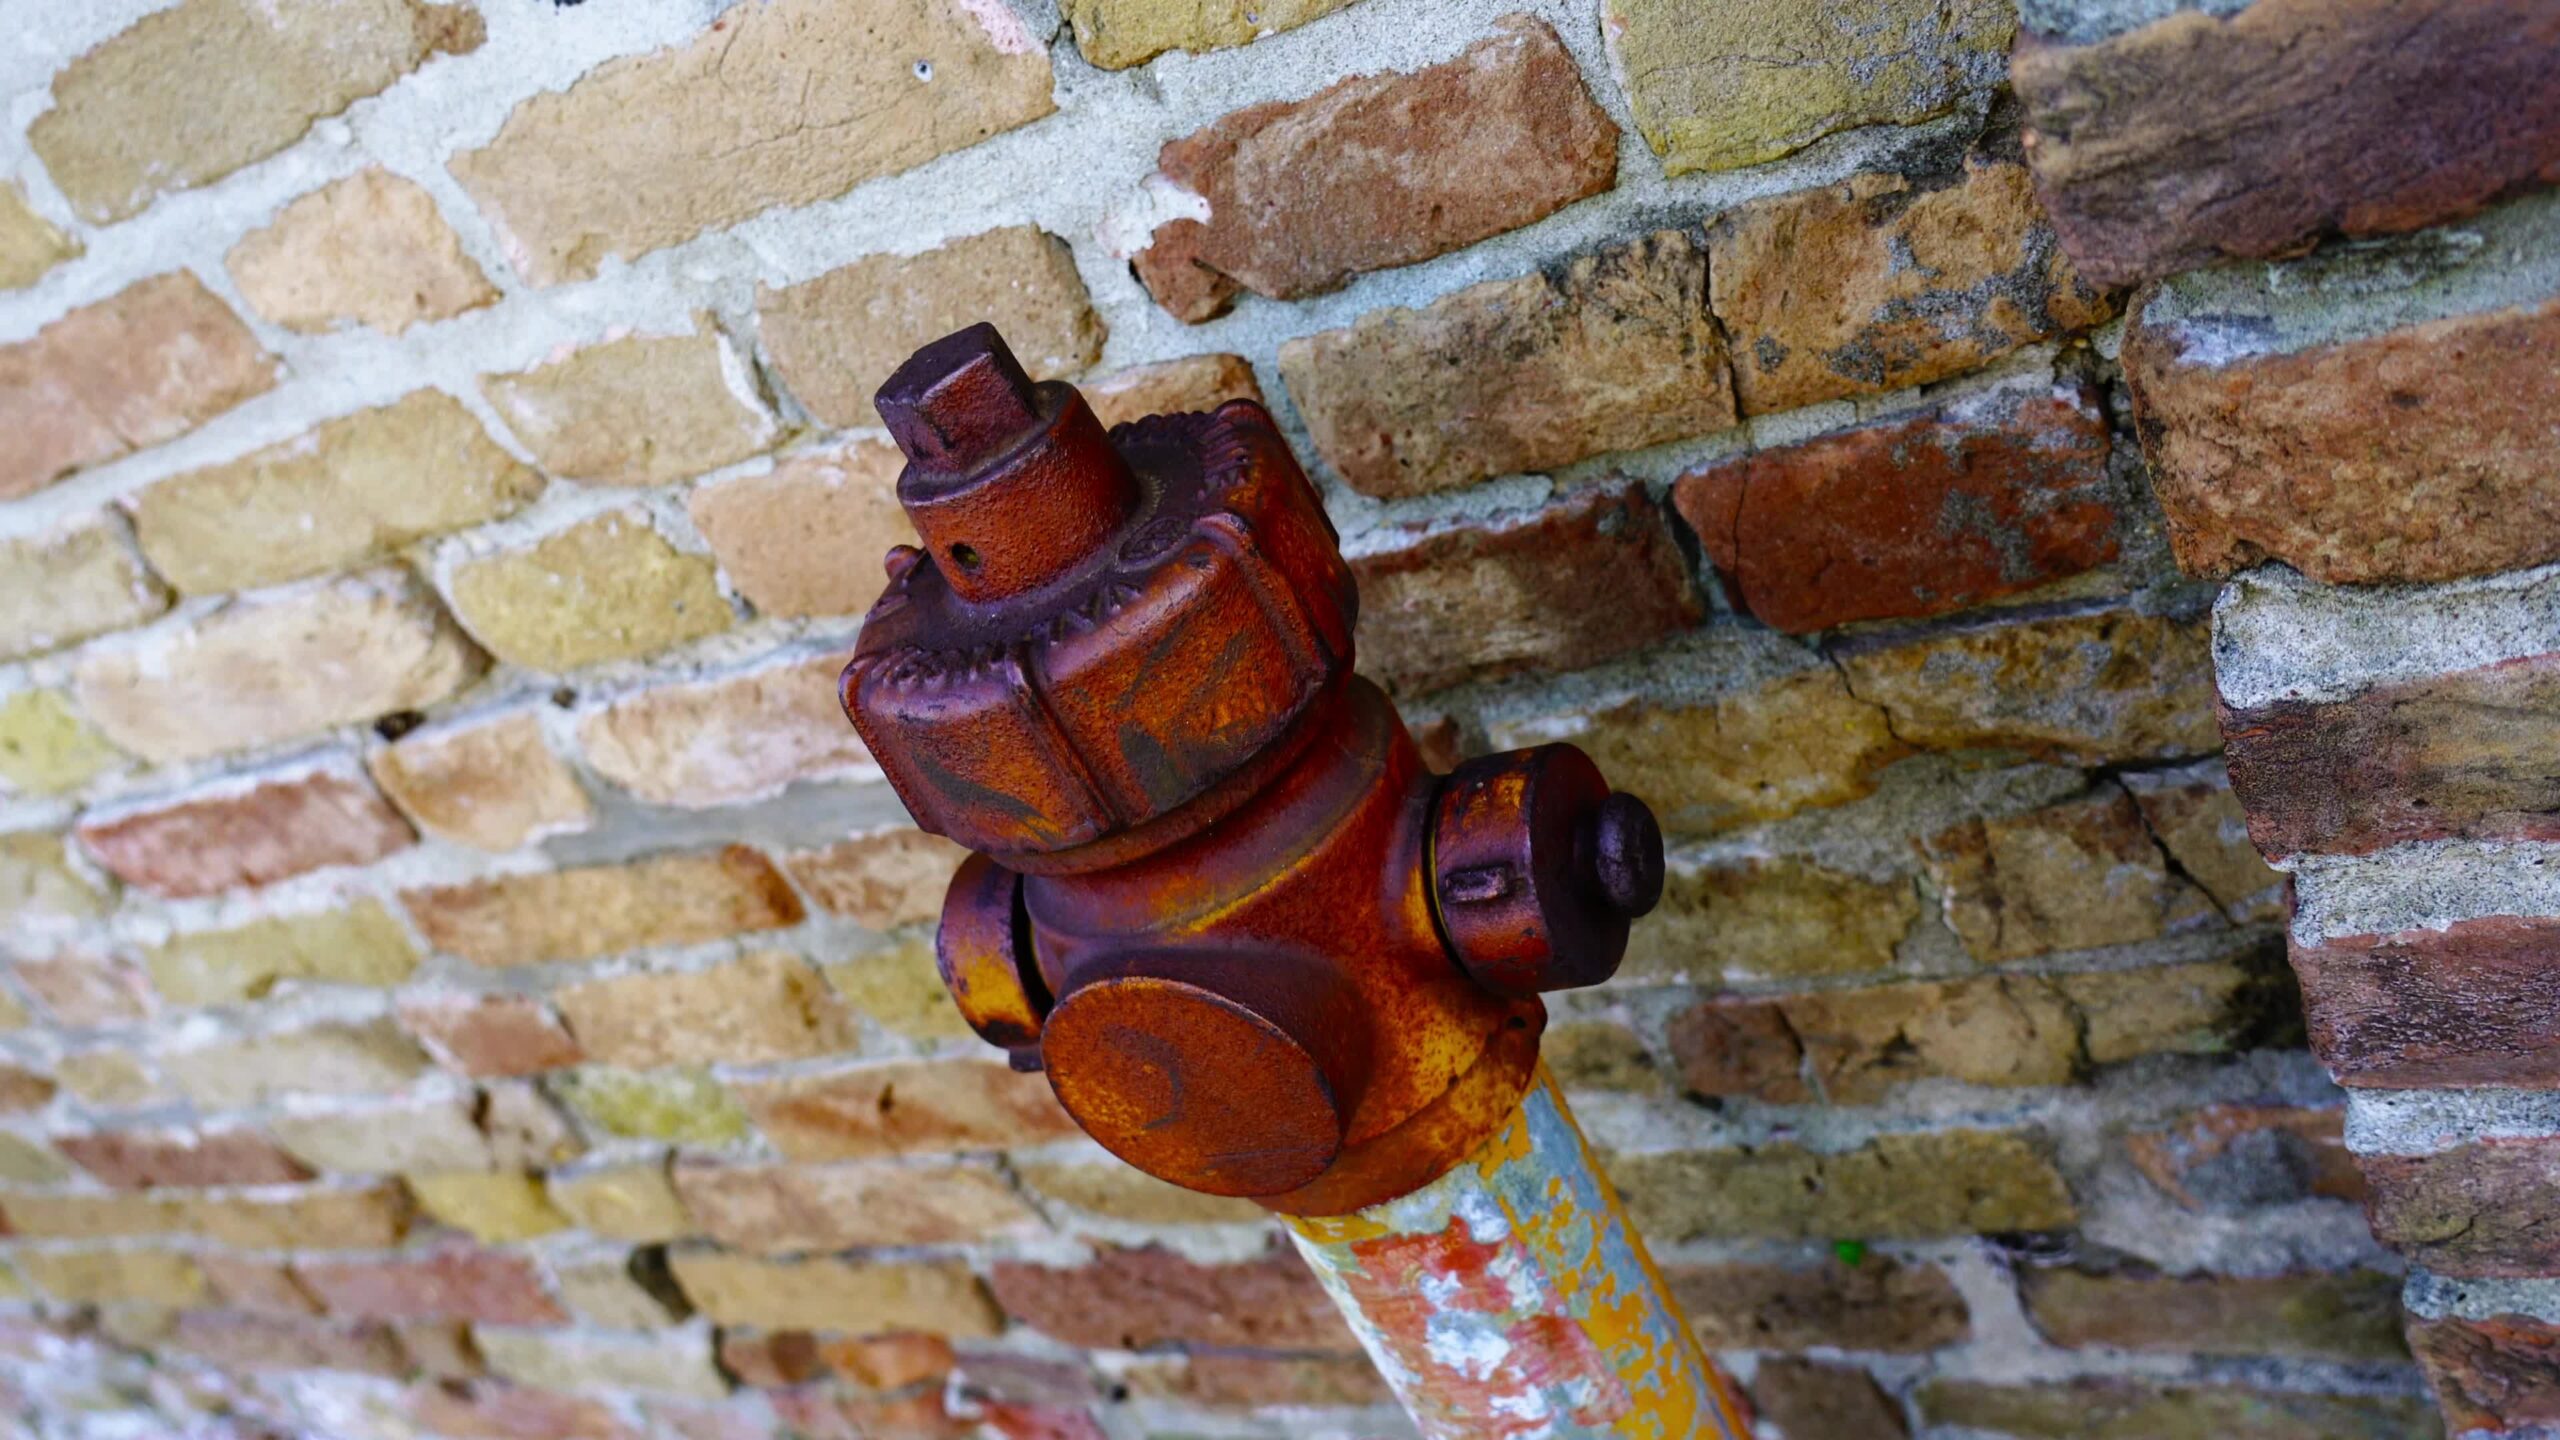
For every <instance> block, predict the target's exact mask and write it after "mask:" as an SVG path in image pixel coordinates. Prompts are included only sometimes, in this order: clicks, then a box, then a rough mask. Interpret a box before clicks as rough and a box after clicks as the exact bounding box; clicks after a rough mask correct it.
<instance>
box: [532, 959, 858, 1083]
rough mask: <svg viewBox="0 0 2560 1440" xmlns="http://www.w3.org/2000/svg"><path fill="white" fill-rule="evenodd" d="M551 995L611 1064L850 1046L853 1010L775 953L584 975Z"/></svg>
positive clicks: (594, 1052) (792, 1054) (794, 1053)
mask: <svg viewBox="0 0 2560 1440" xmlns="http://www.w3.org/2000/svg"><path fill="white" fill-rule="evenodd" d="M552 999H553V1001H554V1002H555V1003H557V1004H558V1005H559V1007H560V1012H561V1014H563V1015H564V1016H566V1017H567V1018H568V1021H569V1030H570V1033H571V1034H573V1035H575V1036H576V1037H577V1039H578V1044H579V1045H580V1046H581V1047H582V1048H583V1049H584V1050H585V1051H586V1053H587V1055H588V1057H589V1058H591V1059H594V1060H596V1061H598V1062H600V1063H603V1064H606V1065H626V1066H632V1067H635V1068H645V1067H648V1066H652V1065H706V1064H720V1063H731V1064H754V1063H756V1062H759V1061H766V1060H796V1059H800V1058H802V1057H804V1056H810V1055H823V1054H826V1053H828V1052H830V1051H837V1050H849V1049H851V1048H853V1044H854V1030H853V1017H852V1016H851V1015H850V1014H848V1013H847V1012H846V1011H845V1009H844V1007H843V1005H842V1004H841V1003H840V1002H839V1001H837V999H836V998H835V996H833V995H832V994H830V993H829V992H828V990H827V987H826V982H825V981H824V980H822V979H820V978H819V975H818V972H817V971H816V970H814V969H812V968H811V967H810V965H809V962H807V961H805V960H802V959H801V958H800V957H798V956H796V955H789V954H784V953H781V952H778V951H759V952H756V953H753V954H749V955H745V956H742V957H740V958H739V959H736V960H733V961H730V962H729V963H727V964H724V965H715V966H713V967H711V968H710V969H708V970H697V971H692V972H683V973H660V974H650V973H641V974H632V975H619V976H614V977H611V978H608V979H601V980H589V981H584V982H582V983H580V984H576V985H570V986H566V987H563V988H562V989H561V990H559V991H558V992H556V993H555V994H554V995H553V997H552Z"/></svg>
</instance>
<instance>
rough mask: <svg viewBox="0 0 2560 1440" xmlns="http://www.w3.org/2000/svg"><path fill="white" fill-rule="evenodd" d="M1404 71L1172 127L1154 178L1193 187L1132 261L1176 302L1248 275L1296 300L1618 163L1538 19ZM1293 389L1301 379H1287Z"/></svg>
mask: <svg viewBox="0 0 2560 1440" xmlns="http://www.w3.org/2000/svg"><path fill="white" fill-rule="evenodd" d="M1494 30H1495V33H1494V34H1493V35H1491V36H1488V37H1487V38H1485V39H1482V40H1479V41H1477V42H1476V43H1475V44H1473V45H1470V46H1468V47H1467V48H1466V49H1465V50H1462V51H1460V52H1459V53H1458V54H1457V55H1456V56H1454V57H1452V58H1451V59H1448V60H1445V61H1443V62H1441V63H1440V64H1437V65H1433V66H1429V67H1427V68H1425V69H1421V70H1417V71H1413V72H1411V73H1409V74H1385V75H1356V76H1353V77H1351V78H1349V79H1345V80H1341V81H1337V82H1336V83H1334V84H1333V85H1331V86H1329V87H1327V88H1326V89H1324V90H1321V91H1318V92H1317V93H1316V94H1314V95H1311V96H1309V97H1308V98H1306V99H1304V100H1299V101H1294V102H1268V103H1265V104H1261V105H1250V106H1247V107H1245V108H1244V109H1242V110H1239V111H1236V112H1235V113H1234V114H1231V115H1229V116H1227V117H1226V118H1224V119H1222V120H1220V121H1218V122H1217V123H1215V124H1213V125H1211V126H1209V127H1208V128H1207V129H1204V130H1201V131H1198V132H1196V133H1194V134H1191V135H1187V136H1184V137H1183V138H1182V139H1179V140H1175V141H1172V142H1170V143H1168V144H1167V145H1166V146H1165V147H1164V149H1163V150H1162V151H1161V152H1159V153H1158V154H1157V156H1156V174H1155V175H1153V176H1150V177H1148V180H1147V188H1148V190H1149V191H1150V192H1151V196H1150V203H1151V204H1162V203H1164V201H1163V198H1162V197H1158V196H1155V195H1154V194H1152V192H1155V191H1157V190H1159V189H1162V190H1164V191H1168V192H1169V193H1170V195H1171V196H1174V197H1180V198H1181V199H1182V200H1183V201H1184V205H1183V209H1184V211H1185V212H1186V213H1183V214H1182V215H1181V216H1180V218H1176V219H1171V220H1167V221H1165V222H1164V223H1162V224H1160V225H1158V226H1156V228H1155V229H1154V230H1153V232H1152V233H1151V234H1150V235H1149V236H1148V244H1147V246H1146V248H1145V249H1143V250H1140V251H1138V253H1137V254H1136V255H1135V256H1133V257H1132V258H1131V262H1130V263H1131V268H1133V269H1134V270H1135V271H1136V272H1137V275H1138V278H1139V280H1140V281H1141V282H1143V283H1144V284H1145V285H1146V287H1147V288H1148V290H1150V291H1152V292H1153V293H1154V295H1155V297H1156V303H1158V304H1160V305H1162V306H1163V307H1164V308H1165V309H1166V310H1167V311H1169V312H1170V313H1172V314H1173V315H1174V316H1175V317H1176V318H1178V319H1182V320H1189V321H1194V322H1197V321H1201V320H1206V319H1209V318H1210V317H1212V316H1214V315H1217V314H1219V313H1221V312H1223V311H1224V310H1225V309H1226V308H1227V306H1228V304H1229V303H1230V302H1232V301H1233V300H1234V298H1235V296H1236V293H1237V292H1238V291H1240V290H1251V291H1253V292H1254V293H1256V294H1259V295H1268V296H1271V297H1273V298H1275V299H1281V300H1293V299H1296V298H1298V297H1300V296H1303V295H1314V294H1319V293H1321V292H1323V291H1327V290H1332V289H1336V288H1338V287H1340V286H1341V285H1342V284H1343V283H1344V282H1345V281H1347V280H1349V279H1350V278H1351V277H1352V276H1354V275H1357V274H1360V273H1362V272H1364V271H1370V270H1384V269H1389V268H1391V267H1394V266H1398V265H1411V264H1413V263H1415V262H1417V261H1421V260H1428V259H1430V258H1431V257H1432V256H1434V255H1444V254H1447V253H1448V252H1449V251H1452V250H1460V249H1464V248H1465V247H1467V246H1469V245H1472V244H1474V243H1475V242H1477V241H1479V240H1482V239H1485V238H1487V237H1489V236H1493V235H1499V234H1501V233H1502V232H1504V231H1506V230H1516V229H1518V228H1519V227H1521V226H1523V225H1526V224H1529V223H1530V222H1532V221H1535V220H1538V219H1541V218H1543V217H1545V216H1548V215H1551V214H1553V213H1555V212H1556V211H1558V210H1560V209H1562V208H1564V207H1565V206H1567V205H1570V204H1572V203H1573V202H1574V201H1576V200H1580V199H1582V198H1583V197H1585V196H1587V195H1596V194H1598V193H1599V192H1601V191H1603V190H1606V189H1608V188H1609V187H1610V186H1611V185H1612V184H1614V183H1616V181H1617V177H1618V127H1617V126H1616V125H1615V124H1613V123H1612V122H1611V121H1610V119H1609V117H1608V115H1607V114H1606V113H1605V112H1603V111H1602V110H1601V109H1600V107H1599V106H1598V105H1597V104H1594V103H1593V102H1592V99H1591V94H1590V92H1589V91H1587V90H1585V89H1584V88H1583V84H1582V74H1581V72H1580V71H1579V70H1578V69H1577V68H1575V66H1574V63H1573V57H1572V56H1571V55H1569V54H1567V53H1566V52H1565V48H1564V45H1563V43H1562V42H1560V41H1559V40H1557V39H1556V33H1555V31H1554V30H1553V29H1551V28H1550V27H1549V26H1548V25H1547V23H1546V22H1545V21H1543V20H1538V19H1535V18H1532V17H1530V16H1528V15H1507V16H1504V17H1503V18H1501V19H1499V20H1497V21H1495V22H1494ZM1292 388H1293V389H1294V388H1295V387H1294V386H1292Z"/></svg>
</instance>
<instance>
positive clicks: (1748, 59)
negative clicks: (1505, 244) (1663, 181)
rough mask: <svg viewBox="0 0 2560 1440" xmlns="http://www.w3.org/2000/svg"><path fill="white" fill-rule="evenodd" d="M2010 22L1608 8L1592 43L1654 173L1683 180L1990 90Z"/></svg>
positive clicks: (1960, 9) (1968, 0) (1644, 2)
mask: <svg viewBox="0 0 2560 1440" xmlns="http://www.w3.org/2000/svg"><path fill="white" fill-rule="evenodd" d="M2017 24H2018V20H2017V12H2016V11H2015V10H2014V9H2012V8H2011V7H2010V6H2008V5H2006V4H2002V3H1999V0H1958V3H1955V4H1952V5H1939V4H1928V3H1919V0H1849V3H1846V4H1840V5H1832V6H1804V5H1793V4H1787V3H1783V0H1754V3H1750V4H1742V5H1729V6H1719V7H1716V8H1714V9H1705V10H1702V9H1699V8H1698V7H1696V6H1693V5H1686V4H1682V3H1680V0H1608V3H1607V5H1606V6H1605V8H1604V9H1603V10H1602V13H1601V29H1600V33H1601V34H1602V36H1603V37H1604V38H1605V39H1606V40H1607V41H1608V45H1609V62H1610V68H1611V69H1612V70H1613V71H1615V72H1616V75H1617V78H1618V84H1619V86H1620V88H1621V89H1623V90H1625V92H1626V95H1627V104H1628V106H1629V108H1630V109H1631V110H1633V111H1634V113H1635V120H1636V126H1637V128H1638V129H1640V130H1642V131H1643V132H1644V137H1645V140H1646V141H1647V142H1648V143H1650V144H1651V145H1652V146H1653V153H1654V154H1656V155H1659V156H1661V157H1663V170H1664V172H1665V173H1667V174H1672V175H1686V174H1689V173H1691V172H1692V171H1698V170H1730V169H1735V168H1737V167H1740V166H1744V165H1757V164H1759V163H1760V162H1762V161H1764V160H1775V159H1777V158H1778V157H1779V156H1781V155H1785V154H1788V153H1790V152H1792V151H1796V150H1801V149H1803V148H1804V147H1805V146H1807V145H1810V144H1812V143H1813V142H1814V141H1816V140H1818V139H1820V138H1822V137H1823V136H1825V135H1829V134H1831V133H1833V132H1834V131H1839V130H1849V129H1854V128H1856V127H1858V126H1861V125H1876V124H1893V125H1910V124H1914V123H1917V122H1919V121H1922V120H1926V119H1928V118H1930V117H1931V116H1933V115H1943V114H1945V113H1946V112H1948V111H1949V110H1952V109H1954V108H1956V106H1957V105H1958V104H1959V103H1960V102H1961V101H1962V100H1963V99H1964V97H1965V96H1966V95H1967V94H1969V93H1987V92H1988V91H1990V90H1991V89H1993V88H1994V87H1995V86H1997V85H1999V84H2000V82H2001V80H2002V78H2003V75H2004V69H2003V67H2004V65H2005V64H2006V61H2007V57H2008V53H2009V39H2010V36H2011V35H2012V34H2013V33H2015V31H2016V29H2017Z"/></svg>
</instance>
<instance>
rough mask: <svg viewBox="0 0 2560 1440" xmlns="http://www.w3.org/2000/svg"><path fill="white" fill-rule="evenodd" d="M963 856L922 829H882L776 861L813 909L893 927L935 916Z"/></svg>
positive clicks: (875, 926)
mask: <svg viewBox="0 0 2560 1440" xmlns="http://www.w3.org/2000/svg"><path fill="white" fill-rule="evenodd" d="M968 854H969V852H968V851H966V850H964V849H962V848H961V847H959V846H957V845H954V844H952V843H951V842H950V841H948V840H945V839H943V838H942V837H941V836H939V835H928V834H926V833H925V832H924V831H922V830H884V831H881V832H880V833H878V834H875V835H857V836H855V837H854V838H852V839H850V840H839V841H837V842H836V843H835V844H833V845H829V846H827V847H825V848H824V849H819V850H803V851H801V852H799V853H798V854H795V855H786V856H784V857H783V860H782V864H783V868H784V869H786V870H788V871H790V872H791V878H792V879H793V880H796V881H798V882H799V884H800V888H801V889H802V890H804V891H806V892H808V896H809V898H810V899H812V900H815V901H816V902H818V908H819V909H821V910H824V911H826V912H827V913H829V914H831V915H843V916H847V917H850V918H852V919H854V920H858V921H860V922H862V923H863V924H864V925H867V926H869V927H870V928H872V929H874V930H894V929H896V928H897V927H899V926H901V925H913V924H916V923H918V922H919V921H925V920H933V919H938V918H939V917H940V916H941V914H942V895H943V892H944V891H945V890H947V889H949V888H950V886H951V875H952V872H953V871H955V870H957V869H959V868H960V862H961V861H962V860H965V859H967V858H968Z"/></svg>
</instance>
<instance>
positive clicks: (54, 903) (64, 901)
mask: <svg viewBox="0 0 2560 1440" xmlns="http://www.w3.org/2000/svg"><path fill="white" fill-rule="evenodd" d="M106 912H107V897H106V896H105V895H104V894H103V893H101V892H100V890H99V889H98V887H97V886H96V885H94V884H92V883H91V882H90V881H89V879H88V877H87V876H84V875H82V874H81V873H80V872H79V871H78V870H76V869H74V868H72V865H71V861H70V852H69V850H68V849H67V848H66V847H65V846H64V845H63V843H62V837H61V836H59V835H48V834H45V833H44V832H43V831H40V830H16V831H10V832H7V833H0V918H6V919H8V920H9V921H11V922H12V923H13V924H17V925H26V926H33V927H37V928H56V927H59V926H60V925H61V924H62V923H64V922H68V921H79V920H89V919H95V918H96V917H98V916H100V915H104V914H105V913H106Z"/></svg>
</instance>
